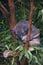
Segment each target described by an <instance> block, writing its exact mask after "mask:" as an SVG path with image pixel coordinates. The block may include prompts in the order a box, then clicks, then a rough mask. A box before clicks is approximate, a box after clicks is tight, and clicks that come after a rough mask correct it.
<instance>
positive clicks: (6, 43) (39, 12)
mask: <svg viewBox="0 0 43 65" xmlns="http://www.w3.org/2000/svg"><path fill="white" fill-rule="evenodd" d="M1 2H2V4H3V5H4V6H5V7H6V8H7V9H8V11H10V10H9V6H8V3H7V1H6V0H1ZM14 2H15V14H16V21H17V22H18V21H19V20H21V19H25V20H28V16H29V11H30V6H29V4H30V2H29V0H15V1H14ZM34 5H35V10H34V13H33V20H32V23H33V24H34V25H35V26H36V27H37V28H39V29H40V43H41V44H40V45H39V46H38V47H33V48H34V50H33V51H31V52H30V51H29V52H28V51H27V50H26V49H25V48H24V47H23V46H22V45H20V46H19V44H18V43H19V42H18V41H16V45H15V42H14V41H13V39H12V36H11V32H10V30H9V28H8V26H7V24H6V20H5V17H4V15H3V14H2V12H1V13H0V65H16V64H15V63H14V60H15V59H14V57H9V58H8V59H5V58H4V57H3V52H4V50H15V51H20V54H19V61H20V62H21V60H22V58H23V56H24V55H25V56H26V57H27V61H28V65H43V48H42V47H43V0H34Z"/></svg>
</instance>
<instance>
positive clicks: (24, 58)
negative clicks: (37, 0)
mask: <svg viewBox="0 0 43 65" xmlns="http://www.w3.org/2000/svg"><path fill="white" fill-rule="evenodd" d="M33 10H34V0H30V15H29V22H28V34H27V41H26V44H25V47H26V49H27V50H28V48H29V47H28V46H29V40H30V34H31V26H32V17H33ZM25 61H26V57H25V56H24V57H23V60H22V62H21V65H25Z"/></svg>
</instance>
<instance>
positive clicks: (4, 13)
mask: <svg viewBox="0 0 43 65" xmlns="http://www.w3.org/2000/svg"><path fill="white" fill-rule="evenodd" d="M0 11H1V12H2V13H3V15H4V16H5V18H6V21H7V24H8V25H9V21H8V17H9V13H8V11H7V9H6V8H5V7H4V6H3V4H2V3H1V2H0Z"/></svg>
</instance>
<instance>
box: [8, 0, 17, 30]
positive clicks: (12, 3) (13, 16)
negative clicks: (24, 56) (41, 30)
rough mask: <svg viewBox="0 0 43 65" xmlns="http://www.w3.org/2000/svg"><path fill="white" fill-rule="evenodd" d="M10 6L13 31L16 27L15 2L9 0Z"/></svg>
mask: <svg viewBox="0 0 43 65" xmlns="http://www.w3.org/2000/svg"><path fill="white" fill-rule="evenodd" d="M8 5H9V8H10V28H11V30H13V29H14V26H15V25H16V20H15V9H14V0H8Z"/></svg>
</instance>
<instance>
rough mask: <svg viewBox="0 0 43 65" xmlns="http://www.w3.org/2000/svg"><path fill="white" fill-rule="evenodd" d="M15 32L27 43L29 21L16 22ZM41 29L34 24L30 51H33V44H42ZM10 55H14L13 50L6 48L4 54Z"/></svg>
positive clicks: (18, 37) (18, 38)
mask: <svg viewBox="0 0 43 65" xmlns="http://www.w3.org/2000/svg"><path fill="white" fill-rule="evenodd" d="M14 33H15V35H16V39H17V40H19V41H22V42H24V43H26V38H27V34H28V21H20V22H19V23H17V24H16V26H15V28H14ZM39 35H40V31H39V29H37V28H36V27H35V26H34V25H32V29H31V35H30V41H29V45H30V47H29V51H33V50H34V48H32V46H34V45H38V44H40V37H39ZM10 55H12V56H13V55H14V52H13V51H10V50H5V51H4V53H3V56H4V57H5V58H7V57H8V56H10Z"/></svg>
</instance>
